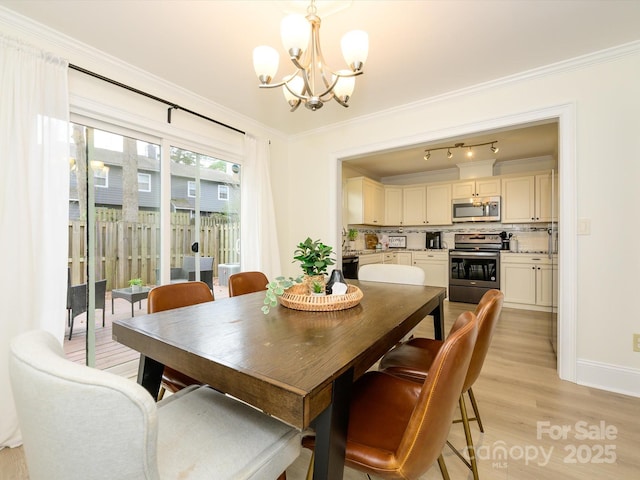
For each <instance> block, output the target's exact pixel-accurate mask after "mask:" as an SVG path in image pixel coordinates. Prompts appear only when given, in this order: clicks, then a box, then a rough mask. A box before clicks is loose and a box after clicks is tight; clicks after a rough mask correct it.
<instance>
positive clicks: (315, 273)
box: [293, 237, 335, 292]
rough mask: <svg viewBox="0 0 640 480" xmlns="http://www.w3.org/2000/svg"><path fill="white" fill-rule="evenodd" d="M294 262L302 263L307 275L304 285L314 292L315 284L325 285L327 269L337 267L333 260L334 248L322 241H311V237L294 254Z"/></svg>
mask: <svg viewBox="0 0 640 480" xmlns="http://www.w3.org/2000/svg"><path fill="white" fill-rule="evenodd" d="M293 253H294V256H293V261H294V262H295V261H298V262H300V266H301V267H302V271H303V272H304V274H305V276H306V277H305V279H304V283H305V284H306V285H307V286H308V287H309V290H310V291H311V292H313V286H312V285H313V282H322V284H323V285H324V284H325V283H326V281H325V278H324V276H325V274H326V273H327V267H329V266H331V265H335V261H334V260H333V258H331V257H332V255H333V247H330V246H329V245H325V244H324V243H322V242H321V241H320V240H311V238H310V237H307V239H306V240H305V241H304V242H300V243H299V244H298V246H297V248H296V250H295V251H294V252H293Z"/></svg>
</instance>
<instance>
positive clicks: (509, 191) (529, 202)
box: [502, 173, 557, 223]
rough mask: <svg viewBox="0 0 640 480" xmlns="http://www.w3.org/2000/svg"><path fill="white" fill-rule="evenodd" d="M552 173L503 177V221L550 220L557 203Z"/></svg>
mask: <svg viewBox="0 0 640 480" xmlns="http://www.w3.org/2000/svg"><path fill="white" fill-rule="evenodd" d="M552 184H553V182H552V177H551V173H545V174H540V175H528V176H525V177H507V178H503V179H502V197H503V202H502V209H503V210H502V223H533V222H550V221H551V220H552V217H555V212H552V208H551V207H552V205H555V204H557V202H556V201H555V198H554V192H553V188H552Z"/></svg>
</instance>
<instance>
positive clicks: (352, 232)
mask: <svg viewBox="0 0 640 480" xmlns="http://www.w3.org/2000/svg"><path fill="white" fill-rule="evenodd" d="M347 238H348V239H349V250H355V249H356V238H358V230H356V229H355V228H350V229H349V232H347Z"/></svg>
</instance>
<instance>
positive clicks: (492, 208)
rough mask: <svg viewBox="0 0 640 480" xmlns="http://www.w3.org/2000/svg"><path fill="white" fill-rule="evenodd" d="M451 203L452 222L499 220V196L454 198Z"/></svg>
mask: <svg viewBox="0 0 640 480" xmlns="http://www.w3.org/2000/svg"><path fill="white" fill-rule="evenodd" d="M452 203H453V207H452V214H451V217H452V220H453V221H454V222H499V221H500V197H484V198H456V199H454V200H453V202H452Z"/></svg>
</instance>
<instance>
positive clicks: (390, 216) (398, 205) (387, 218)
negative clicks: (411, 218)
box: [384, 186, 403, 225]
mask: <svg viewBox="0 0 640 480" xmlns="http://www.w3.org/2000/svg"><path fill="white" fill-rule="evenodd" d="M402 190H403V189H402V187H390V186H385V187H384V224H385V225H402V224H403V223H402V209H403V205H402Z"/></svg>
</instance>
